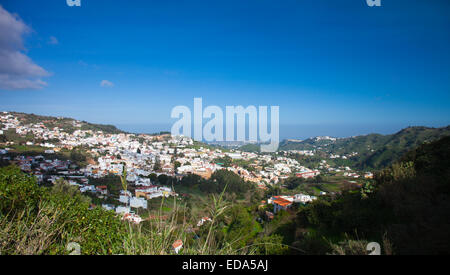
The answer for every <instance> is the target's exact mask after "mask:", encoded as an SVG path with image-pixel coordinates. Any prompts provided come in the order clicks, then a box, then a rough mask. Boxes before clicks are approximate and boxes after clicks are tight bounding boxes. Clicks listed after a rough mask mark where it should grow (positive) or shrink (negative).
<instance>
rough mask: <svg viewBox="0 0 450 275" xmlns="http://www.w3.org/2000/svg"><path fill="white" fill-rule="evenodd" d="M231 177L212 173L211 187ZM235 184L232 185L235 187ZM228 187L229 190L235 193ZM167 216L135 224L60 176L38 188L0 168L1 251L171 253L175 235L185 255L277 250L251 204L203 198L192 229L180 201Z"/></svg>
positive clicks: (228, 181) (30, 179)
mask: <svg viewBox="0 0 450 275" xmlns="http://www.w3.org/2000/svg"><path fill="white" fill-rule="evenodd" d="M235 181H236V178H233V177H231V178H230V179H228V178H227V176H226V174H217V175H215V181H214V182H215V184H217V186H227V185H229V186H230V191H228V193H230V192H231V190H235V191H233V192H240V191H242V190H241V189H240V188H241V187H237V186H235V184H236V182H235ZM235 188H237V189H235ZM233 192H231V193H233ZM172 203H173V204H172V206H171V209H170V212H169V213H167V216H166V217H164V218H163V216H162V215H161V213H162V211H163V206H164V205H167V204H166V203H165V202H164V200H163V201H162V202H161V207H160V210H159V212H160V214H159V215H158V216H157V219H156V220H152V219H147V220H145V221H144V222H143V223H141V225H139V226H136V225H132V224H128V223H127V222H124V221H121V220H120V216H117V215H116V214H115V213H114V212H112V211H106V210H104V209H102V208H101V207H93V208H92V207H91V206H90V204H91V199H90V198H88V197H85V196H82V195H81V194H80V192H79V191H78V190H77V188H75V187H73V186H69V185H68V184H67V183H65V182H64V181H58V182H57V183H56V184H55V185H54V186H52V187H50V188H47V187H40V186H38V185H37V183H36V180H35V178H34V177H30V176H29V175H26V174H24V173H22V172H21V171H20V170H19V169H18V168H17V167H14V166H8V167H3V168H0V254H68V253H69V252H70V251H68V250H67V247H68V245H69V244H70V243H72V242H76V243H78V244H79V245H80V247H81V253H83V254H158V255H159V254H172V253H174V252H173V250H172V248H171V245H172V243H173V242H174V241H175V240H177V239H181V240H182V241H183V243H184V248H183V250H182V251H181V253H183V254H190V255H192V254H215V255H216V254H280V253H284V252H285V251H286V247H285V246H283V245H281V237H280V236H277V235H271V236H269V235H267V234H264V232H262V230H261V225H260V224H259V223H258V222H256V221H255V219H254V218H253V217H254V213H253V211H254V208H253V207H243V205H242V204H236V203H233V202H227V201H225V200H224V194H223V192H222V194H216V193H213V194H211V196H208V197H205V200H204V204H203V208H202V210H203V211H204V212H203V213H204V214H205V215H206V216H208V217H210V218H211V221H210V222H207V224H205V225H204V226H202V227H200V228H197V229H196V230H195V229H193V225H195V224H196V223H197V221H198V220H199V218H200V217H199V216H193V215H192V213H191V212H190V209H189V208H188V207H187V206H186V204H185V203H183V202H180V201H179V200H172Z"/></svg>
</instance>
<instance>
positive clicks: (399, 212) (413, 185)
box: [287, 137, 450, 255]
mask: <svg viewBox="0 0 450 275" xmlns="http://www.w3.org/2000/svg"><path fill="white" fill-rule="evenodd" d="M449 161H450V137H445V138H442V139H440V140H438V141H435V142H432V143H427V144H423V145H421V146H419V147H418V148H417V149H415V150H412V151H410V152H408V153H407V154H405V155H404V157H402V158H401V160H400V161H399V162H395V163H394V164H392V165H390V166H389V167H387V168H386V169H384V170H382V171H380V172H377V173H376V175H375V179H374V181H369V182H367V183H366V184H365V185H364V186H363V187H362V188H361V189H355V190H349V191H346V192H344V193H342V195H340V196H338V197H337V198H335V199H328V198H322V199H320V200H318V201H316V202H314V203H312V204H310V205H308V206H306V207H304V208H302V209H300V210H299V211H298V212H297V216H296V219H295V221H293V222H292V223H291V224H290V227H292V230H290V231H287V234H291V236H290V240H292V242H291V243H290V245H292V246H294V247H296V248H298V249H299V251H302V252H301V253H304V254H325V253H327V254H329V253H331V254H365V253H367V252H366V245H367V243H369V242H374V241H375V242H378V243H379V244H380V245H381V253H382V254H399V255H405V254H447V253H448V249H449V248H450V238H449V234H448V232H449V230H450V212H449V209H450V208H449V207H450V184H449V177H450V169H449V167H450V163H449ZM289 232H290V233H289ZM296 232H302V233H301V234H296ZM287 237H289V235H288V236H287ZM287 239H289V238H287ZM294 252H295V251H294Z"/></svg>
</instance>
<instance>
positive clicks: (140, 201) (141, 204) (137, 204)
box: [130, 197, 147, 209]
mask: <svg viewBox="0 0 450 275" xmlns="http://www.w3.org/2000/svg"><path fill="white" fill-rule="evenodd" d="M130 206H131V207H133V208H144V209H147V200H146V199H144V198H136V197H132V198H130Z"/></svg>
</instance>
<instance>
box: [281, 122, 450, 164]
mask: <svg viewBox="0 0 450 275" xmlns="http://www.w3.org/2000/svg"><path fill="white" fill-rule="evenodd" d="M445 136H450V126H447V127H443V128H427V127H409V128H406V129H403V130H401V131H399V132H398V133H396V134H392V135H380V134H370V135H365V136H357V137H349V138H341V139H337V140H336V141H331V140H318V141H317V140H315V139H307V140H305V141H302V142H294V143H293V142H283V143H282V144H281V145H280V150H318V151H323V152H326V153H328V154H334V155H336V154H337V155H346V154H351V153H353V152H357V153H358V155H356V156H354V157H352V158H351V160H352V162H353V163H354V165H353V166H355V167H357V168H360V169H378V168H383V167H386V166H388V165H390V164H392V163H393V162H394V161H395V160H397V159H399V158H400V157H401V156H402V155H403V154H405V153H406V152H408V151H409V150H412V149H414V148H416V147H417V146H419V145H421V144H423V143H427V142H432V141H435V140H437V139H439V138H442V137H445Z"/></svg>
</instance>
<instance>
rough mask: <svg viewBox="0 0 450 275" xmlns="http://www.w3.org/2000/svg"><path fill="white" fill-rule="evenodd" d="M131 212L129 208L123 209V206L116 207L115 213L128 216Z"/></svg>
mask: <svg viewBox="0 0 450 275" xmlns="http://www.w3.org/2000/svg"><path fill="white" fill-rule="evenodd" d="M130 212H131V208H130V207H125V206H117V207H116V213H117V214H128V213H130Z"/></svg>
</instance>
